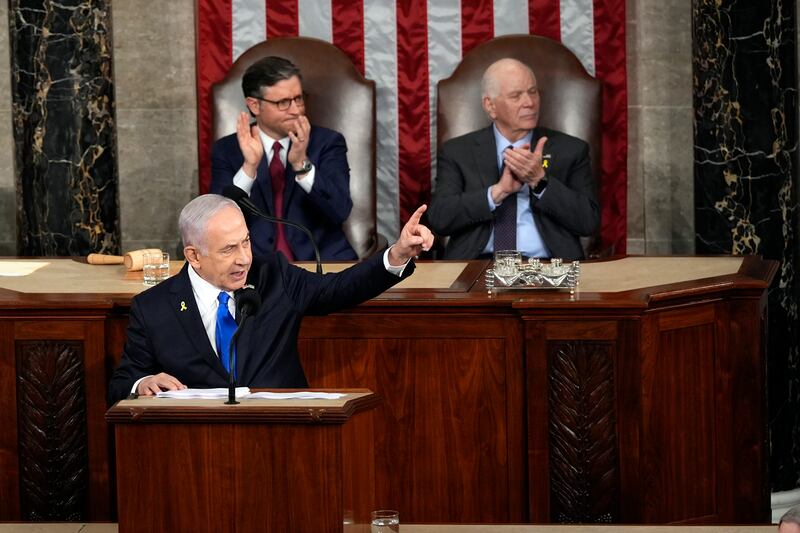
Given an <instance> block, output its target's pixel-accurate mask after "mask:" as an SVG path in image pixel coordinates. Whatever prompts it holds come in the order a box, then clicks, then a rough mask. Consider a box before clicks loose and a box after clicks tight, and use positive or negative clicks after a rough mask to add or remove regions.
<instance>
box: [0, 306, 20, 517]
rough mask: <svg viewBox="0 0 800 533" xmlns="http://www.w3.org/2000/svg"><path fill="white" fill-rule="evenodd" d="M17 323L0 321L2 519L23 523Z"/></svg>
mask: <svg viewBox="0 0 800 533" xmlns="http://www.w3.org/2000/svg"><path fill="white" fill-rule="evenodd" d="M16 362H17V357H16V350H15V349H14V323H13V322H11V321H9V320H0V428H2V431H0V472H2V475H0V520H2V521H11V520H21V519H22V516H21V515H20V508H19V506H20V502H19V451H18V450H19V448H18V435H17V368H16Z"/></svg>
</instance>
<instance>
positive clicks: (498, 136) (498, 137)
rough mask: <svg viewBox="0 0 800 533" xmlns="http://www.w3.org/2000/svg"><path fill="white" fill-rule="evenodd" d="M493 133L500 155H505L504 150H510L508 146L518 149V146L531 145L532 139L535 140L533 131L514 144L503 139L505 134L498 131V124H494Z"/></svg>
mask: <svg viewBox="0 0 800 533" xmlns="http://www.w3.org/2000/svg"><path fill="white" fill-rule="evenodd" d="M492 131H493V132H494V143H495V146H497V153H498V154H501V153H503V150H505V149H506V148H508V145H511V146H513V147H514V148H516V147H518V146H522V145H523V144H530V143H531V139H533V130H531V131H529V132H528V133H526V134H525V136H524V137H523V138H522V139H520V140H518V141H516V142H513V143H512V142H511V141H509V140H508V139H506V138H505V137H503V134H502V133H500V130H498V129H497V124H495V123H492Z"/></svg>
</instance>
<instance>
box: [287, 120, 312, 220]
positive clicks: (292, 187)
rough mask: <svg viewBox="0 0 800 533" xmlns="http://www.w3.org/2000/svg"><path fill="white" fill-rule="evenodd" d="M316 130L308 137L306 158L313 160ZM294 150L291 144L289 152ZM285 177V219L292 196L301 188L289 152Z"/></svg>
mask: <svg viewBox="0 0 800 533" xmlns="http://www.w3.org/2000/svg"><path fill="white" fill-rule="evenodd" d="M313 132H314V130H313V129H312V130H311V132H310V133H309V137H308V149H307V150H306V157H308V158H309V159H311V156H310V155H309V152H310V151H311V143H312V142H314V141H313V139H314V136H313ZM291 149H292V143H291V141H290V142H289V150H291ZM283 175H284V176H285V180H284V186H283V215H284V217H288V215H289V205H291V201H292V196H293V195H294V193H295V191H296V190H297V189H298V187H300V186H299V185H298V184H297V182H296V181H295V179H294V176H295V173H294V169H293V168H292V165H291V163H289V152H288V151H287V152H286V172H284V173H283ZM286 230H287V231H288V230H289V228H288V227H287V228H286Z"/></svg>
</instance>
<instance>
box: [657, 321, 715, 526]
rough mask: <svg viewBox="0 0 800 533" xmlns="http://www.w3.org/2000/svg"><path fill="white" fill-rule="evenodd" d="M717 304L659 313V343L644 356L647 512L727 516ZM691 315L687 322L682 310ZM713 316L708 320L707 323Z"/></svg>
mask: <svg viewBox="0 0 800 533" xmlns="http://www.w3.org/2000/svg"><path fill="white" fill-rule="evenodd" d="M709 309H712V311H713V308H709V307H704V308H702V309H699V310H698V309H685V310H681V311H670V312H665V313H664V314H663V315H661V314H660V315H659V316H657V317H655V320H656V321H657V323H660V324H663V325H664V326H665V327H666V328H667V329H665V330H661V329H660V327H659V326H656V331H657V332H658V333H657V337H656V339H655V343H656V344H655V346H654V348H655V349H654V350H653V351H651V352H649V353H645V354H644V360H643V363H642V382H641V387H642V393H641V394H642V398H643V401H642V438H643V448H644V449H645V450H646V451H645V454H644V457H643V462H642V465H641V467H642V476H643V480H642V482H643V484H644V485H643V487H642V488H643V490H644V491H645V497H644V501H643V506H644V508H643V516H642V518H643V520H644V521H645V522H647V523H664V522H680V521H689V520H691V521H705V520H707V519H709V518H710V519H714V517H716V519H717V520H719V519H720V517H719V516H718V507H717V505H718V501H719V497H720V495H719V494H718V487H717V480H716V470H717V463H716V451H715V449H716V446H717V444H718V442H717V440H718V435H717V430H718V428H717V417H716V406H715V392H714V391H715V364H716V358H717V351H716V350H717V345H716V342H715V333H716V328H715V323H714V314H713V312H709ZM681 314H682V315H683V322H684V324H685V326H684V327H680V325H679V321H678V318H679V316H680V315H681ZM705 321H708V322H706V323H704V322H705Z"/></svg>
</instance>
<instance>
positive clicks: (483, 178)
mask: <svg viewBox="0 0 800 533" xmlns="http://www.w3.org/2000/svg"><path fill="white" fill-rule="evenodd" d="M543 136H546V137H547V143H545V145H544V154H545V155H546V154H550V156H551V157H550V159H549V167H548V168H547V169H546V170H545V171H546V173H547V174H546V175H547V189H545V193H544V194H543V195H542V198H541V199H537V198H536V196H534V195H533V193H531V211H532V212H533V219H534V223H535V224H536V227H537V228H538V230H539V233H540V234H541V236H542V239H543V240H544V243H545V245H546V246H547V248H548V249H549V250H550V253H551V254H552V257H559V258H562V259H566V260H573V259H582V258H583V248H582V247H581V243H580V239H579V237H581V236H589V235H592V234H593V233H594V232H595V231H596V230H597V227H598V225H599V223H600V208H599V206H598V203H597V199H596V194H595V187H594V181H593V179H592V173H591V167H590V163H589V145H588V144H586V143H585V142H583V141H581V140H580V139H577V138H575V137H571V136H569V135H567V134H565V133H561V132H558V131H555V130H550V129H547V128H536V129H535V130H534V131H533V142H532V148H534V147H535V145H536V139H539V138H541V137H543ZM499 179H500V173H499V170H498V168H497V150H496V148H495V140H494V133H493V131H492V127H491V126H489V127H488V128H484V129H482V130H478V131H474V132H472V133H468V134H466V135H462V136H461V137H456V138H454V139H451V140H449V141H447V142H446V143H444V144H443V145H442V147H441V149H440V151H439V157H438V160H437V173H436V191H435V192H434V194H433V199H432V200H431V206H430V209H429V210H428V213H427V214H428V221H429V222H430V225H431V229H433V230H434V231H435V232H436V233H439V234H441V235H449V236H450V240H449V242H448V243H447V248H446V249H445V253H444V258H445V259H474V258H476V257H478V256H479V255H480V254H481V253H482V252H483V249H484V248H485V247H486V243H487V242H489V236H490V235H491V231H492V227H493V222H494V213H493V212H492V211H490V210H489V205H488V202H487V201H486V189H487V188H489V187H490V186H491V185H494V184H495V183H497V181H498V180H499Z"/></svg>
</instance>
